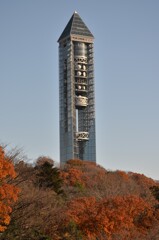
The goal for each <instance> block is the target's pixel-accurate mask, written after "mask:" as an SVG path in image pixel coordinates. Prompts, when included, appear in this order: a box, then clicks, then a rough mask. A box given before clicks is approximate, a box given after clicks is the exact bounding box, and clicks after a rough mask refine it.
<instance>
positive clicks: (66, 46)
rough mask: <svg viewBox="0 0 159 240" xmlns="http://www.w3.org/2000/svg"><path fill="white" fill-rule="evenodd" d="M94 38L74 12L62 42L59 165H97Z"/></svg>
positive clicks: (60, 59) (60, 41)
mask: <svg viewBox="0 0 159 240" xmlns="http://www.w3.org/2000/svg"><path fill="white" fill-rule="evenodd" d="M93 40H94V37H93V35H92V33H91V32H90V31H89V29H88V28H87V26H86V25H85V23H84V22H83V21H82V19H81V18H80V16H79V15H78V13H77V12H74V14H73V15H72V17H71V19H70V20H69V22H68V24H67V25H66V27H65V29H64V31H63V32H62V34H61V36H60V38H59V39H58V43H59V97H60V101H59V102H60V162H61V163H65V162H66V161H67V160H69V159H75V158H78V159H81V160H87V161H92V162H96V135H95V99H94V57H93Z"/></svg>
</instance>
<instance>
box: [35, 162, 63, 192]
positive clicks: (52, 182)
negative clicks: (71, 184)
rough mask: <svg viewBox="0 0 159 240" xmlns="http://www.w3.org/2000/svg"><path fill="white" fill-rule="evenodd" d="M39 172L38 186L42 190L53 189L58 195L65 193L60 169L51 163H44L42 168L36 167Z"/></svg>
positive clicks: (37, 175) (37, 177)
mask: <svg viewBox="0 0 159 240" xmlns="http://www.w3.org/2000/svg"><path fill="white" fill-rule="evenodd" d="M35 168H36V170H37V174H36V184H37V185H38V186H39V187H40V188H51V189H53V190H54V191H55V192H56V193H57V194H61V193H63V190H62V189H61V188H62V183H63V181H62V179H61V178H60V172H59V169H58V168H56V167H53V165H52V164H51V163H49V162H44V163H43V164H42V165H40V166H36V167H35Z"/></svg>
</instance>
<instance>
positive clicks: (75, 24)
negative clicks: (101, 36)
mask: <svg viewBox="0 0 159 240" xmlns="http://www.w3.org/2000/svg"><path fill="white" fill-rule="evenodd" d="M70 35H80V36H85V37H91V38H94V37H93V35H92V33H91V32H90V30H89V29H88V27H87V26H86V24H85V23H84V22H83V20H82V19H81V17H80V16H79V15H78V13H77V12H76V11H75V12H74V13H73V15H72V17H71V18H70V20H69V22H68V23H67V25H66V27H65V29H64V30H63V32H62V34H61V36H60V37H59V39H58V42H59V41H60V40H61V39H63V38H65V37H67V36H70Z"/></svg>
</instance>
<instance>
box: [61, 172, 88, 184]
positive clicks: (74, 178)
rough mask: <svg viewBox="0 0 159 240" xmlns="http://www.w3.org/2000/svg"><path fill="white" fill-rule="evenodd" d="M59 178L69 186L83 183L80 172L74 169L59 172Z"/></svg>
mask: <svg viewBox="0 0 159 240" xmlns="http://www.w3.org/2000/svg"><path fill="white" fill-rule="evenodd" d="M61 177H62V179H63V180H64V182H65V183H66V184H68V185H70V186H75V185H77V184H82V185H84V181H83V179H82V172H81V170H79V169H76V168H70V169H68V170H67V171H65V172H61Z"/></svg>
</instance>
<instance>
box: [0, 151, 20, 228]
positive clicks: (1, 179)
mask: <svg viewBox="0 0 159 240" xmlns="http://www.w3.org/2000/svg"><path fill="white" fill-rule="evenodd" d="M15 176H16V173H15V171H14V166H13V164H12V163H11V162H9V160H8V159H7V158H6V157H5V155H4V151H3V149H2V148H1V147H0V232H3V231H4V230H5V229H6V225H8V224H9V222H10V216H9V214H10V213H11V212H12V208H11V207H10V205H11V204H12V203H13V202H14V201H16V200H17V195H18V192H19V190H18V188H16V187H15V186H13V185H11V184H9V183H7V182H8V180H10V179H12V178H15Z"/></svg>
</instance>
